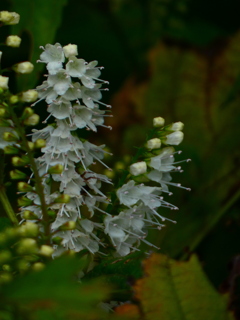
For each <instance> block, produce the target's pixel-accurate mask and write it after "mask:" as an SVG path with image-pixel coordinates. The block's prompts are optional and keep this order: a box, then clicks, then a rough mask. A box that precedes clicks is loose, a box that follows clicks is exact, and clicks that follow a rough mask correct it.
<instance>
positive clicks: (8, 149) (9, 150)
mask: <svg viewBox="0 0 240 320" xmlns="http://www.w3.org/2000/svg"><path fill="white" fill-rule="evenodd" d="M3 151H4V153H5V154H16V153H18V152H19V149H18V148H16V147H14V146H6V147H4V149H3Z"/></svg>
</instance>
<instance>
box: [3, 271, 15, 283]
mask: <svg viewBox="0 0 240 320" xmlns="http://www.w3.org/2000/svg"><path fill="white" fill-rule="evenodd" d="M12 278H13V277H12V274H11V273H9V272H2V273H1V274H0V283H8V282H10V281H12Z"/></svg>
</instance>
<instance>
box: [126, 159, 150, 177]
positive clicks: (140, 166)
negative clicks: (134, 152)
mask: <svg viewBox="0 0 240 320" xmlns="http://www.w3.org/2000/svg"><path fill="white" fill-rule="evenodd" d="M146 172H147V164H146V162H144V161H140V162H136V163H133V164H132V165H131V166H130V173H131V174H132V175H133V176H138V175H139V174H143V173H146Z"/></svg>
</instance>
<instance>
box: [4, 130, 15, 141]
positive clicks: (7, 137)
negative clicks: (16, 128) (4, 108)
mask: <svg viewBox="0 0 240 320" xmlns="http://www.w3.org/2000/svg"><path fill="white" fill-rule="evenodd" d="M3 139H4V140H5V141H9V142H10V141H11V142H12V141H13V142H17V141H18V138H17V137H16V135H15V134H14V133H12V132H8V131H7V132H4V133H3Z"/></svg>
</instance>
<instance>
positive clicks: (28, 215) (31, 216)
mask: <svg viewBox="0 0 240 320" xmlns="http://www.w3.org/2000/svg"><path fill="white" fill-rule="evenodd" d="M22 217H23V219H25V220H37V219H38V216H36V215H35V214H34V213H33V212H32V211H30V210H25V211H23V213H22Z"/></svg>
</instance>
